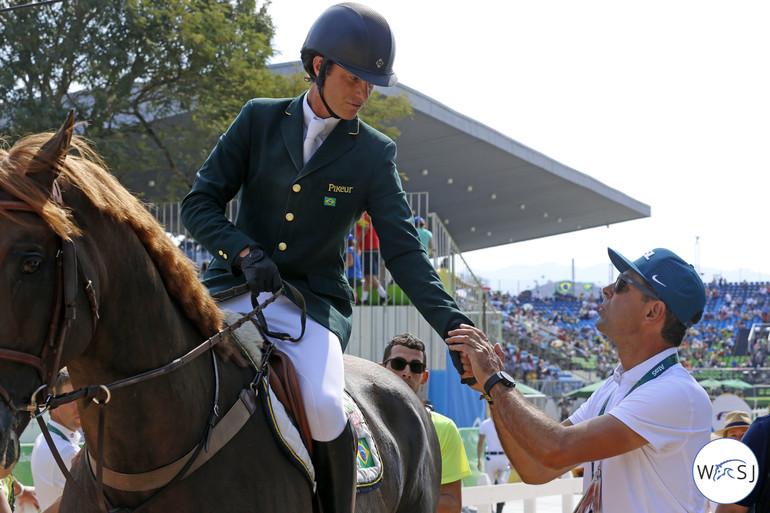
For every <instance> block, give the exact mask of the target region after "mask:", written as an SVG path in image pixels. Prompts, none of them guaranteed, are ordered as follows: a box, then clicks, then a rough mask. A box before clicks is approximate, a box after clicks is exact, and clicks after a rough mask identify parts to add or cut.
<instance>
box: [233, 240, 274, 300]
mask: <svg viewBox="0 0 770 513" xmlns="http://www.w3.org/2000/svg"><path fill="white" fill-rule="evenodd" d="M233 269H234V270H235V271H236V272H242V273H243V277H244V278H246V283H247V284H248V285H249V289H250V290H251V293H252V294H254V295H259V293H260V292H276V291H278V289H280V288H281V274H280V273H279V272H278V266H277V265H275V262H273V260H272V259H271V258H270V257H269V256H267V255H266V254H265V251H264V250H263V249H262V246H260V245H259V244H251V245H250V246H249V252H248V254H247V255H246V256H244V257H238V258H236V260H235V261H234V262H233Z"/></svg>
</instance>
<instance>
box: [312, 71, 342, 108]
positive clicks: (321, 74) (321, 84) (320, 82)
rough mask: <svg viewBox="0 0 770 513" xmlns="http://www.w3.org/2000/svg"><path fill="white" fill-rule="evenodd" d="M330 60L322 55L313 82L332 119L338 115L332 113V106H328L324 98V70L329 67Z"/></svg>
mask: <svg viewBox="0 0 770 513" xmlns="http://www.w3.org/2000/svg"><path fill="white" fill-rule="evenodd" d="M330 62H331V61H330V60H329V59H328V58H326V57H324V59H323V61H322V62H321V68H320V69H319V70H318V76H317V77H315V84H316V86H317V87H318V96H320V97H321V101H322V102H323V104H324V107H326V110H327V111H328V112H329V114H331V115H332V117H333V118H334V119H340V117H339V116H338V115H337V114H335V113H334V111H333V110H332V108H331V107H329V104H328V103H326V98H324V81H325V80H326V70H327V68H328V67H329V63H330Z"/></svg>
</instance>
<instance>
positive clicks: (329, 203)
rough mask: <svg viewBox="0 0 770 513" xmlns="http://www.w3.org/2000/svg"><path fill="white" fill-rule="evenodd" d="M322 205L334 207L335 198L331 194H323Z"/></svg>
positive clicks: (335, 204) (335, 203)
mask: <svg viewBox="0 0 770 513" xmlns="http://www.w3.org/2000/svg"><path fill="white" fill-rule="evenodd" d="M324 205H326V206H327V207H336V206H337V198H333V197H331V196H324Z"/></svg>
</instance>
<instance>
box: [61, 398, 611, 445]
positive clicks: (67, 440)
mask: <svg viewBox="0 0 770 513" xmlns="http://www.w3.org/2000/svg"><path fill="white" fill-rule="evenodd" d="M605 406H606V405H605ZM47 426H48V431H50V432H51V433H54V434H56V435H59V436H60V437H62V440H64V441H65V442H69V441H70V439H69V438H67V436H66V435H65V434H64V433H62V432H61V431H59V430H58V429H56V428H55V427H53V426H52V425H51V424H47Z"/></svg>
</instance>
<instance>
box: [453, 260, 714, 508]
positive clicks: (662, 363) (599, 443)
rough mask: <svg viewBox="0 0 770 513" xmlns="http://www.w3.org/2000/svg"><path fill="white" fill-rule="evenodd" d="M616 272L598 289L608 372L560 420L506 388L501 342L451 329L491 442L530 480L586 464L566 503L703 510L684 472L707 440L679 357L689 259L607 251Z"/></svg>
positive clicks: (695, 306)
mask: <svg viewBox="0 0 770 513" xmlns="http://www.w3.org/2000/svg"><path fill="white" fill-rule="evenodd" d="M608 252H609V257H610V260H611V261H612V263H613V264H614V265H615V267H616V268H617V269H618V271H620V275H619V276H618V278H617V280H616V281H615V282H614V283H613V284H611V285H608V286H606V287H604V288H603V289H602V293H603V294H604V300H603V302H602V305H601V307H600V308H599V317H598V318H597V320H596V328H597V329H598V330H599V331H600V332H601V333H603V334H604V335H605V336H607V337H608V338H610V339H611V340H612V341H613V343H614V344H615V346H616V347H617V349H618V356H619V358H620V364H619V365H618V366H617V367H616V369H615V372H614V374H613V375H612V376H611V377H610V378H608V379H607V381H606V382H605V383H604V384H603V385H602V386H601V387H600V388H599V389H598V390H597V391H596V392H594V394H593V395H592V396H591V397H590V398H589V399H588V401H587V402H586V403H584V404H583V405H582V406H581V407H580V408H579V409H578V410H577V411H576V412H575V413H574V414H573V415H572V416H570V417H569V418H568V419H567V420H565V421H564V422H562V423H561V424H559V423H558V422H557V421H555V420H553V419H551V418H550V417H548V416H547V415H545V414H544V413H543V412H541V411H540V410H538V409H537V408H535V407H534V406H532V405H531V404H530V403H529V402H528V401H527V400H526V399H524V397H523V396H522V395H521V394H520V393H519V392H517V391H516V389H515V383H514V382H513V379H512V378H511V377H510V376H509V375H507V374H506V373H505V372H504V371H503V369H504V366H503V356H504V354H503V351H502V350H501V348H500V346H499V345H496V346H495V347H494V348H493V347H492V345H491V344H490V343H489V342H488V341H487V339H486V337H485V336H484V334H483V333H482V332H481V331H479V330H477V329H476V328H473V327H470V326H461V327H460V328H459V329H457V330H453V331H452V332H450V338H449V339H448V340H447V343H448V344H450V349H452V350H453V351H459V352H461V354H462V355H463V357H462V358H463V364H464V372H463V376H464V377H469V376H474V377H475V378H476V379H477V380H478V384H477V385H475V386H474V388H475V389H476V390H479V391H482V392H483V393H484V397H485V398H486V399H487V401H489V402H490V404H491V411H492V417H493V419H494V421H495V426H496V428H497V432H498V434H499V436H500V441H501V442H502V444H503V448H504V450H505V453H506V454H507V455H508V458H509V459H510V461H511V463H512V465H513V466H514V467H515V468H516V470H517V471H518V472H519V474H520V475H521V477H522V479H523V480H524V481H525V482H528V483H545V482H547V481H550V480H552V479H554V478H556V477H558V476H560V475H562V474H564V473H565V472H567V471H569V470H571V469H573V468H575V467H576V466H578V465H580V464H583V463H585V473H584V476H585V477H584V480H585V489H586V494H585V496H584V497H583V500H582V501H581V504H580V505H579V507H578V509H577V510H576V511H591V510H593V511H601V510H602V508H603V510H604V511H626V512H628V511H633V512H649V511H681V512H702V511H703V510H704V507H705V501H704V500H703V496H702V495H701V494H700V493H699V491H698V489H697V487H696V485H695V482H694V480H693V479H692V465H693V461H694V460H695V457H696V455H697V454H698V451H699V450H700V449H701V448H702V447H703V446H704V445H705V444H706V443H708V442H709V440H710V433H711V402H710V401H709V398H708V395H707V394H706V392H705V390H703V387H701V386H700V385H698V383H697V382H696V381H695V380H694V379H693V377H692V376H691V375H690V374H689V373H688V372H687V370H685V369H684V368H683V367H682V366H681V365H680V364H679V362H678V357H677V347H678V346H679V345H680V344H681V343H682V340H683V338H684V335H685V333H686V332H687V329H688V328H690V327H691V326H692V325H693V324H695V323H697V322H698V321H699V320H700V318H701V315H702V313H703V309H704V307H705V304H706V294H705V288H704V286H703V282H702V280H701V278H700V276H698V273H697V272H696V271H695V269H694V268H693V267H692V266H691V265H690V264H688V263H687V262H685V261H684V260H682V259H681V258H680V257H678V256H677V255H676V254H674V253H673V252H671V251H669V250H667V249H660V248H659V249H654V250H651V251H648V252H646V253H645V254H644V255H642V256H641V257H640V258H639V259H637V260H635V261H633V262H632V261H630V260H628V259H627V258H625V257H623V256H622V255H620V254H619V253H617V252H616V251H614V250H612V249H608Z"/></svg>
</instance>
